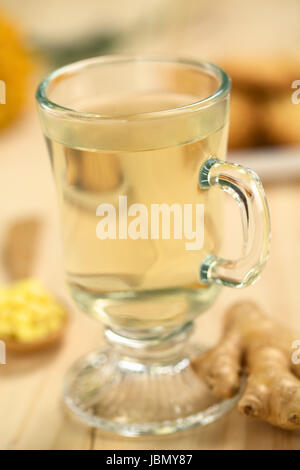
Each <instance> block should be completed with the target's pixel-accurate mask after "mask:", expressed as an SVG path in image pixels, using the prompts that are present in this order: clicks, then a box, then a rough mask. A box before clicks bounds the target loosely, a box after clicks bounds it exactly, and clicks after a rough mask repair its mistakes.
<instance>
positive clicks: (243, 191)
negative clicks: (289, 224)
mask: <svg viewBox="0 0 300 470" xmlns="http://www.w3.org/2000/svg"><path fill="white" fill-rule="evenodd" d="M199 185H200V187H201V188H202V189H204V190H208V189H209V188H211V187H213V186H219V187H220V188H221V189H222V190H223V191H225V192H226V193H229V194H230V195H231V196H232V197H233V198H234V199H235V201H236V202H237V203H238V206H239V208H240V214H241V222H242V229H243V247H242V256H241V257H240V258H239V259H237V260H228V259H224V258H219V257H218V256H216V255H212V254H211V255H208V256H207V257H206V258H205V259H204V261H203V263H202V265H201V268H200V280H201V282H202V283H210V282H216V283H218V284H223V285H225V286H229V287H246V286H249V285H250V284H252V283H253V282H254V281H255V279H256V278H257V277H258V276H259V274H260V273H261V271H262V269H263V267H264V265H265V263H266V261H267V258H268V254H269V246H270V239H271V226H270V215H269V208H268V204H267V200H266V197H265V192H264V188H263V186H262V183H261V181H260V179H259V177H258V176H257V175H256V173H254V171H252V170H250V169H248V168H245V167H244V166H242V165H238V164H236V163H228V162H225V161H222V160H218V159H217V158H214V157H213V156H211V157H210V158H209V159H208V160H207V161H206V162H205V163H204V165H203V166H202V167H201V169H200V173H199Z"/></svg>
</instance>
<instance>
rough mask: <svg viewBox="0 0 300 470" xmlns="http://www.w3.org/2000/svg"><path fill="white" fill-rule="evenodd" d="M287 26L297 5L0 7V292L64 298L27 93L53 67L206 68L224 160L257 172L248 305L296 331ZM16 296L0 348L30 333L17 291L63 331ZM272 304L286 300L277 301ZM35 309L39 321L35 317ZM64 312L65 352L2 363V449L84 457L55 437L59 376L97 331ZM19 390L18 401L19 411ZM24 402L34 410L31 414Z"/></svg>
mask: <svg viewBox="0 0 300 470" xmlns="http://www.w3.org/2000/svg"><path fill="white" fill-rule="evenodd" d="M299 26H300V0H252V1H251V2H249V1H248V2H246V1H243V2H242V1H240V0H52V1H51V2H50V1H47V2H46V1H41V0H26V1H24V0H0V85H1V84H2V86H0V93H1V95H0V195H1V201H2V205H1V219H0V220H1V229H0V258H1V262H0V280H1V282H2V283H3V285H6V284H7V283H8V282H10V281H11V280H17V279H21V278H24V277H25V278H27V277H29V276H32V275H33V276H34V277H35V278H37V279H39V280H40V281H42V283H43V284H44V285H45V286H46V287H47V289H49V291H50V292H52V293H53V294H54V295H55V297H56V299H57V298H63V299H64V302H63V305H67V303H68V302H69V300H68V298H67V297H66V294H65V292H64V282H63V279H64V277H63V269H62V262H61V258H62V256H61V248H60V236H59V228H58V211H57V205H56V195H55V193H54V185H53V181H52V175H51V172H50V164H49V162H48V158H47V152H46V147H45V143H44V141H43V137H42V133H41V129H40V124H39V122H38V116H37V111H36V108H35V99H34V94H35V90H36V87H37V84H38V83H39V82H40V80H41V79H42V78H43V77H44V76H46V75H47V74H48V73H49V72H50V71H51V70H53V69H55V68H57V67H58V66H61V65H64V64H67V63H70V62H73V61H76V60H79V59H82V58H87V57H92V56H96V55H99V54H116V53H120V54H125V53H131V54H133V53H136V54H144V55H147V54H148V55H151V54H158V55H175V56H184V57H188V58H196V59H197V58H202V59H208V60H210V61H213V62H215V63H217V64H218V65H220V66H221V67H223V68H224V69H225V70H226V71H227V73H228V74H229V75H230V76H231V78H232V84H233V87H232V95H231V121H230V136H229V159H232V160H233V161H237V162H241V163H243V164H246V165H247V166H249V167H251V168H253V169H254V170H256V171H257V172H258V173H259V175H260V177H261V178H262V180H263V183H264V185H265V187H266V191H267V196H268V200H269V204H270V209H271V217H272V222H273V249H272V255H271V259H270V262H269V264H268V266H267V268H266V270H265V272H264V276H263V279H262V281H261V283H258V284H257V286H254V287H253V288H252V287H251V288H249V289H247V295H248V294H249V295H250V296H251V292H252V294H253V295H254V297H255V299H258V300H259V301H261V302H262V304H263V305H265V306H266V308H267V310H268V311H271V312H272V313H273V314H274V315H275V316H276V315H277V316H278V317H280V318H281V317H282V316H285V317H286V318H288V320H289V321H290V322H291V323H292V324H294V325H295V326H298V327H299V308H300V291H299V286H298V284H299V281H298V278H299V274H298V266H299V264H300V249H299V233H300V218H299V221H298V214H299V209H298V204H299V203H298V201H299V200H300V186H299V183H300V92H299V93H298V94H297V90H300V27H299ZM3 83H5V89H4V88H3ZM293 87H294V88H293ZM293 98H294V99H293ZM297 103H299V104H297ZM295 224H296V229H294V225H295ZM232 244H233V242H232ZM19 289H20V290H17V291H11V292H10V293H7V292H6V294H5V295H7V297H5V296H4V294H3V292H2V290H1V291H0V339H1V338H3V337H5V334H4V333H5V332H7V331H10V332H12V333H11V334H12V335H15V332H16V330H14V328H19V327H20V325H21V327H22V328H23V329H22V331H21V333H22V334H23V336H24V334H26V335H29V336H27V337H26V338H27V339H28V338H29V339H30V334H32V331H31V330H30V328H29V329H28V328H27V326H28V325H29V327H31V326H32V324H37V323H38V321H39V319H38V317H36V316H35V315H37V310H38V309H36V310H35V311H34V312H33V311H30V312H29V313H28V312H27V313H28V318H27V317H26V309H25V310H23V312H22V316H21V317H20V316H19V317H18V318H17V320H16V323H15V324H14V325H11V324H9V320H8V319H7V317H5V316H3V315H2V313H3V311H4V310H3V308H2V307H1V305H2V306H3V305H6V304H5V302H6V299H7V298H8V299H10V298H11V297H10V296H19V297H18V299H20V296H21V297H22V296H23V297H22V299H23V301H24V302H25V303H24V305H29V304H30V302H29V301H28V297H26V296H27V294H28V291H30V295H32V296H33V297H32V299H33V300H32V302H33V303H34V302H36V298H37V297H36V296H38V297H39V302H41V304H43V305H44V306H45V305H48V307H49V308H48V312H50V314H51V315H52V316H53V311H54V310H55V309H56V313H57V317H56V320H57V323H56V325H59V326H60V327H61V329H60V331H61V332H63V331H64V328H63V326H64V321H63V320H62V318H63V313H62V311H61V309H60V308H59V307H57V306H54V305H53V302H54V300H53V299H52V300H51V299H49V298H48V294H47V293H45V292H44V291H43V289H42V288H41V287H40V286H39V285H36V284H33V285H32V284H30V285H25V286H21V287H20V288H19ZM224 291H225V290H224ZM282 292H285V293H288V295H287V296H286V297H284V296H280V294H281V293H282ZM25 294H26V295H25ZM238 295H244V294H239V293H237V291H232V290H229V289H228V290H226V294H225V296H224V297H222V299H224V298H225V303H226V301H227V300H226V299H227V298H228V300H230V301H232V299H236V298H238ZM276 295H278V297H276ZM30 298H31V297H30ZM3 299H4V300H3ZM24 299H25V300H24ZM26 299H27V300H26ZM1 302H2V303H1ZM26 302H27V303H26ZM51 302H52V303H51ZM222 302H223V300H222ZM41 304H39V305H40V306H39V308H40V309H41V311H43V315H44V317H43V318H44V320H43V321H45V318H46V317H45V312H46V310H45V308H44V307H43V308H44V310H43V309H42V307H41ZM35 305H36V304H35ZM26 308H27V307H26ZM70 309H72V313H74V317H73V318H75V320H74V321H72V322H70V328H69V331H70V332H71V333H70V334H68V335H67V337H66V346H65V349H63V350H62V351H61V352H59V353H57V354H56V353H55V354H56V355H55V354H54V353H53V354H52V353H49V355H36V356H31V357H30V359H27V358H25V359H24V360H23V361H22V360H20V356H18V358H17V359H11V358H10V359H9V364H10V366H9V367H7V368H3V369H1V377H2V378H4V379H6V381H5V385H3V386H2V385H1V387H2V388H1V390H2V391H0V401H1V403H3V404H5V406H1V407H0V422H2V423H5V426H4V425H2V426H1V425H0V447H1V448H2V447H7V446H9V445H12V444H11V443H15V444H14V445H15V446H17V447H21V448H49V446H50V445H52V440H53V442H54V435H55V436H56V441H55V442H56V444H55V446H56V447H58V446H59V445H61V446H65V447H66V448H70V447H72V446H76V445H77V446H78V447H82V445H83V444H82V442H83V441H82V442H81V440H80V439H81V437H80V439H79V437H78V436H79V435H80V436H81V434H80V433H79V434H76V432H77V431H76V428H74V427H71V428H67V429H68V432H67V433H66V432H63V431H64V430H65V429H66V427H63V426H65V424H64V425H62V424H61V423H62V417H61V413H60V409H58V407H57V400H58V397H60V394H61V382H62V377H63V375H64V373H65V370H66V369H67V367H68V365H69V364H70V363H71V362H73V360H74V359H75V357H78V356H79V355H80V354H82V353H84V352H86V351H87V350H88V349H91V348H92V347H96V346H97V345H98V344H99V328H100V325H99V326H98V325H96V326H95V324H92V323H93V322H91V321H90V320H85V319H84V316H83V315H82V314H80V315H79V316H78V317H76V315H77V313H76V311H75V312H74V306H72V307H71V308H70ZM67 310H68V309H67ZM223 311H224V305H223V304H220V303H218V304H216V307H214V309H213V311H212V312H210V315H208V316H207V317H205V319H204V322H206V318H208V323H204V324H203V325H204V326H203V329H204V330H205V332H207V336H208V337H209V338H210V339H211V340H212V341H214V340H215V338H216V336H217V335H218V331H219V328H220V327H221V321H220V315H221V314H222V312H223ZM39 312H40V311H39ZM220 312H221V313H220ZM20 318H21V320H20ZM211 318H212V319H216V322H215V323H214V325H213V324H212V323H209V321H210V319H211ZM286 318H285V319H286ZM56 320H55V321H56ZM47 321H48V320H47ZM51 321H52V320H51ZM201 321H202V320H201ZM49 322H50V320H49ZM49 322H48V323H47V322H46V323H47V325H46V327H45V328H44V329H42V330H38V331H39V333H38V334H39V335H40V338H41V340H42V341H41V342H39V343H38V348H37V349H38V350H39V347H41V348H42V347H43V346H48V345H49V344H51V341H52V343H55V342H56V341H57V339H59V338H60V337H61V335H60V334H57V335H54V336H53V335H52V336H51V335H49V334H48V333H49V331H50V330H51V328H52V326H51V328H50V326H49V325H50V323H49ZM51 324H52V323H51ZM24 325H25V326H26V328H27V329H25V330H24ZM30 325H31V326H30ZM215 325H218V326H217V327H216V326H215ZM21 327H20V328H21ZM49 328H50V329H49ZM24 331H25V333H24ZM1 332H2V333H1ZM3 332H4V333H3ZM61 334H62V333H61ZM47 335H48V336H49V337H50V339H49V341H48V340H47V337H48V336H47ZM44 339H45V341H44ZM14 347H16V344H13V347H12V349H14ZM25 372H26V373H25ZM49 377H50V378H51V381H50V379H49ZM24 378H25V379H26V387H24V382H23V380H24ZM47 381H48V382H47ZM50 382H51V387H48V383H50ZM2 383H3V384H4V381H3V382H2ZM42 383H44V384H45V387H44V388H43V386H42V385H41V384H42ZM18 390H22V400H20V395H18V393H20V392H18ZM33 403H38V406H36V407H35V408H34V406H33ZM46 405H47V406H46ZM29 409H30V412H29V411H28V410H29ZM12 410H14V411H13V412H12ZM32 410H33V411H32ZM23 417H24V418H23ZM25 417H27V418H28V420H27V423H29V424H28V426H29V428H28V426H27V427H26V426H25V424H24V423H25V422H26V419H27V418H26V419H25ZM29 418H30V419H29ZM46 422H47V426H48V423H49V422H50V425H49V429H48V433H40V432H39V429H40V427H42V426H43V425H44V423H46ZM20 423H21V424H20ZM22 426H25V427H24V429H26V432H24V433H22V432H21V428H22ZM17 429H18V432H17V433H16V430H17ZM28 429H29V431H30V432H27V431H28ZM60 429H61V431H60ZM253 429H254V428H253ZM80 432H81V431H80ZM51 433H52V434H51ZM55 433H56V434H55ZM68 433H69V434H68ZM82 433H83V431H82ZM212 434H213V433H212ZM227 434H228V435H229V434H230V433H229V432H228V433H227ZM237 434H238V433H236V434H235V436H236V439H237ZM248 434H249V433H248ZM265 434H266V433H265ZM68 435H70V436H72V439H73V440H72V444H71V438H70V439H69V441H67V439H68ZM253 435H254V434H253ZM79 440H80V442H79ZM58 443H60V444H58ZM53 445H54V444H53ZM161 445H163V444H161ZM187 445H189V444H187ZM214 445H216V443H215V441H214ZM241 445H242V444H241ZM56 447H55V448H56ZM112 448H115V447H112Z"/></svg>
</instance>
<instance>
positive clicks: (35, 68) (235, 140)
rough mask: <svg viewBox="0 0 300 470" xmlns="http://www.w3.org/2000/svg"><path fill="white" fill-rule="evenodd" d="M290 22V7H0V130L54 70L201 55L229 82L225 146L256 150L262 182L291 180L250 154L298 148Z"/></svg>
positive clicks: (96, 3)
mask: <svg viewBox="0 0 300 470" xmlns="http://www.w3.org/2000/svg"><path fill="white" fill-rule="evenodd" d="M299 20H300V2H299V0H286V1H284V0H264V1H259V0H253V1H252V2H240V1H238V0H226V1H210V0H126V1H122V0H85V1H82V0H72V1H71V0H53V1H52V2H41V1H38V0H27V1H26V2H22V1H21V0H0V41H1V45H5V47H2V48H1V52H0V54H1V56H0V75H1V76H0V78H1V79H2V80H4V81H5V82H6V84H7V106H5V107H4V106H1V107H0V126H1V127H4V126H6V125H8V124H10V123H12V125H13V118H14V117H17V116H18V114H19V111H21V109H24V106H25V102H27V106H29V105H30V102H32V100H33V90H34V88H35V86H36V83H37V82H38V81H39V79H40V78H41V77H42V76H43V75H45V74H46V73H47V72H48V71H50V70H51V69H54V68H56V67H58V66H61V65H63V64H66V63H70V62H72V61H75V60H78V59H81V58H85V57H91V56H95V55H99V54H112V53H126V52H129V53H140V54H169V55H172V54H173V55H177V56H185V57H194V58H204V59H209V60H211V61H214V62H216V63H217V64H218V65H220V66H222V67H223V68H224V69H225V70H226V71H227V72H228V73H229V75H230V76H231V78H232V81H233V91H232V105H231V129H230V139H229V148H230V149H252V148H256V149H257V152H256V153H255V154H252V155H251V157H252V162H253V164H254V167H255V169H257V170H259V171H262V172H263V175H262V176H263V178H266V177H268V178H269V179H277V177H278V175H279V176H280V177H282V171H285V172H287V173H288V174H289V176H290V177H295V171H296V169H297V171H296V173H297V175H298V174H300V167H299V166H298V161H297V160H292V167H289V170H284V169H282V168H281V167H282V165H281V163H282V162H281V161H280V159H279V160H278V159H277V157H278V158H279V155H278V152H274V151H272V154H273V158H274V168H272V169H270V170H269V172H268V171H267V170H266V165H268V163H269V161H268V160H266V157H268V151H266V149H265V151H264V153H263V155H261V153H260V151H259V150H258V149H261V148H262V147H270V146H272V147H274V146H276V147H277V146H288V147H292V146H297V145H299V144H300V110H299V108H300V106H299V107H297V106H296V105H293V103H292V100H291V97H292V93H293V91H294V92H295V91H296V90H295V89H293V88H292V84H293V82H294V81H295V80H297V79H299V78H300V53H299V50H300V48H299V46H300V28H299ZM30 85H31V87H30ZM294 86H295V87H296V85H294ZM298 86H299V85H298ZM12 90H13V93H12ZM279 153H280V154H281V152H279ZM238 156H240V153H239V154H238ZM286 156H287V157H292V156H294V151H293V150H292V149H290V148H288V150H287V152H286ZM258 157H259V158H258ZM235 158H236V155H235ZM241 158H246V159H247V158H249V155H248V153H247V152H244V153H243V154H242V155H241ZM253 164H252V166H253ZM291 168H292V170H291ZM265 174H266V175H265Z"/></svg>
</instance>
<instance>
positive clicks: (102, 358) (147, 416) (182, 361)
mask: <svg viewBox="0 0 300 470" xmlns="http://www.w3.org/2000/svg"><path fill="white" fill-rule="evenodd" d="M190 331H191V324H188V325H185V326H184V327H183V329H182V330H181V331H180V332H177V333H176V334H173V335H170V336H169V337H168V338H165V339H164V340H161V339H160V340H159V341H158V340H147V341H145V340H144V341H142V340H140V339H139V340H137V339H129V338H128V337H124V336H120V335H119V334H116V333H115V332H113V331H112V330H106V337H107V339H108V342H109V343H110V344H109V345H108V346H107V347H106V348H105V349H103V350H102V351H96V352H92V353H90V354H88V355H86V356H85V357H83V358H81V359H79V360H78V361H77V362H76V363H75V364H74V365H73V366H72V368H71V369H70V370H69V372H68V374H67V377H66V380H65V385H64V398H65V402H66V404H67V406H68V407H69V409H70V410H71V411H72V412H73V413H74V414H75V415H76V416H77V417H78V418H79V419H80V420H81V421H83V422H85V423H86V424H88V425H90V426H93V427H96V428H100V429H103V430H106V431H111V432H114V433H117V434H122V435H129V436H138V435H147V434H148V435H150V434H168V433H174V432H177V431H181V430H185V429H188V428H192V427H196V426H204V425H207V424H209V423H212V422H213V421H215V420H216V419H218V418H219V417H221V416H222V415H224V414H225V413H226V412H227V411H229V410H230V409H231V408H232V407H233V406H234V405H235V403H236V401H237V399H238V396H236V397H234V398H232V399H229V400H223V401H218V400H217V399H216V398H214V397H212V395H211V394H210V392H209V390H208V388H207V387H206V385H205V384H204V383H203V382H202V380H201V379H200V377H199V376H198V375H197V374H196V373H195V372H194V370H193V368H192V367H191V364H190V357H191V355H192V354H195V353H197V354H198V352H197V351H191V349H192V348H191V347H188V344H187V342H186V341H185V340H186V339H187V336H188V335H189V333H190ZM188 350H189V353H188Z"/></svg>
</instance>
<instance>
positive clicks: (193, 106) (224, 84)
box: [36, 55, 231, 121]
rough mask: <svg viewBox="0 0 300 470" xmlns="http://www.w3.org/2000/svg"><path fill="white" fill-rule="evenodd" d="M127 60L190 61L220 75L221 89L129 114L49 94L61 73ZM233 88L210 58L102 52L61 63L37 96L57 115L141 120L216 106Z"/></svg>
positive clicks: (41, 105)
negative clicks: (90, 108) (77, 105)
mask: <svg viewBox="0 0 300 470" xmlns="http://www.w3.org/2000/svg"><path fill="white" fill-rule="evenodd" d="M126 62H148V63H151V62H156V63H164V64H167V63H169V64H173V65H186V66H190V67H193V68H196V69H198V70H199V71H202V72H205V73H206V74H207V75H210V76H213V77H217V78H219V80H220V85H219V87H218V89H217V90H216V91H215V92H214V93H212V94H211V95H209V96H207V97H205V98H201V99H199V100H198V101H195V102H193V103H187V104H186V105H183V106H178V107H174V108H171V109H166V110H159V111H150V112H140V113H134V114H126V115H112V114H111V115H110V114H97V113H91V112H85V111H79V110H76V109H72V108H68V107H65V106H61V105H60V104H58V103H55V102H53V101H51V100H50V99H49V98H48V97H47V87H48V86H49V85H50V84H51V82H52V81H53V80H55V79H57V78H59V77H67V76H70V75H73V74H74V73H78V72H79V71H80V70H82V69H84V68H86V67H89V66H94V65H101V64H116V63H126ZM230 88H231V80H230V78H229V76H228V75H227V73H226V72H225V71H224V70H222V69H221V68H220V67H218V66H217V65H215V64H213V63H212V62H208V61H206V60H193V59H184V58H174V57H155V56H128V55H126V56H120V55H110V56H99V57H93V58H90V59H84V60H81V61H78V62H74V63H71V64H68V65H65V66H63V67H60V68H58V69H56V70H54V71H53V72H52V73H50V74H49V75H48V76H47V77H46V78H45V79H44V80H43V81H42V82H41V83H40V85H39V86H38V88H37V92H36V99H37V101H38V103H39V106H40V107H41V108H42V109H43V110H44V111H46V112H48V113H51V114H53V113H54V114H55V115H57V117H59V116H60V117H62V118H63V117H64V118H72V119H79V120H112V121H118V120H122V121H124V120H125V121H126V120H141V119H153V118H162V117H169V116H174V115H177V114H182V113H188V112H196V111H198V110H200V109H202V108H206V107H209V106H212V105H213V104H215V103H217V102H218V101H220V100H222V99H223V98H224V97H226V96H227V95H228V93H229V91H230Z"/></svg>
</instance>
